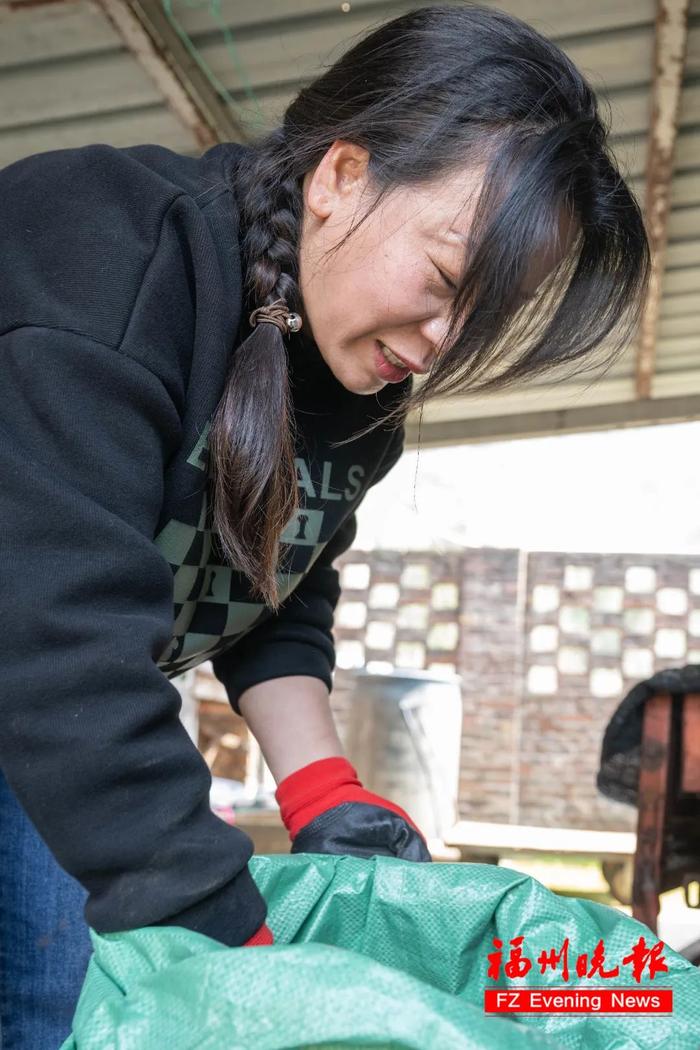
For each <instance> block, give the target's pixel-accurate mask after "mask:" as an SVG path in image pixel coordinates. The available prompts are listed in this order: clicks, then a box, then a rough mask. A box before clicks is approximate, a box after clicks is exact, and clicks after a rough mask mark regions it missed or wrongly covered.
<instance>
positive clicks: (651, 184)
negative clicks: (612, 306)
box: [636, 0, 689, 398]
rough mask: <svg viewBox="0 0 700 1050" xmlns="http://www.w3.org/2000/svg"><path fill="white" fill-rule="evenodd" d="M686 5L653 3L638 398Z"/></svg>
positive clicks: (646, 379) (657, 273) (662, 238)
mask: <svg viewBox="0 0 700 1050" xmlns="http://www.w3.org/2000/svg"><path fill="white" fill-rule="evenodd" d="M688 5H689V0H657V5H656V30H655V36H654V72H653V80H652V89H651V113H650V126H649V146H648V153H647V165H646V197H645V207H644V211H645V219H646V225H647V232H648V234H649V240H650V243H651V251H652V272H651V282H650V285H649V295H648V297H647V301H646V304H645V307H644V313H643V315H642V320H641V324H640V329H639V342H638V347H637V363H636V372H637V382H636V393H637V397H638V398H648V397H651V395H652V381H653V377H654V370H655V365H656V333H657V328H658V321H659V309H660V305H661V282H662V280H663V274H664V260H665V254H666V242H667V238H668V214H669V210H670V198H671V180H672V177H673V151H674V147H675V144H676V135H677V132H678V109H679V104H680V97H681V84H682V81H683V67H684V64H685V53H686V46H687V39H688Z"/></svg>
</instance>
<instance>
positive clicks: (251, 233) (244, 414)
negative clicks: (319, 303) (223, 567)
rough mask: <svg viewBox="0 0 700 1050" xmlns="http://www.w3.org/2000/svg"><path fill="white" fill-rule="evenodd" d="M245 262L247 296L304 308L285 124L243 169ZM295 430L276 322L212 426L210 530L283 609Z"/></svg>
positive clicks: (257, 337)
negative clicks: (281, 582)
mask: <svg viewBox="0 0 700 1050" xmlns="http://www.w3.org/2000/svg"><path fill="white" fill-rule="evenodd" d="M236 188H237V193H238V194H239V196H240V198H241V200H242V202H243V204H242V222H243V226H244V229H245V238H244V244H243V252H244V255H245V257H246V260H247V261H248V265H247V280H246V287H245V289H244V291H243V298H244V309H246V308H247V307H246V303H248V304H254V305H255V306H256V307H260V306H269V305H271V304H272V303H273V302H274V301H275V300H277V299H284V300H285V302H286V304H287V306H288V307H289V309H290V311H295V310H297V309H298V308H299V306H300V295H299V289H298V286H297V271H298V263H297V241H298V237H299V225H300V221H301V212H302V197H301V188H300V186H299V185H298V182H297V180H296V179H295V178H294V177H293V176H292V175H291V174H290V168H289V164H288V150H287V148H286V144H285V141H284V134H283V131H282V129H277V130H276V131H274V132H273V133H272V134H270V135H269V136H267V138H265V139H264V140H263V141H262V142H261V143H260V146H259V149H258V150H257V151H256V154H255V157H254V159H253V163H252V164H251V165H250V167H249V168H248V169H247V170H246V171H240V172H239V173H238V175H237V187H236ZM295 436H296V428H295V421H294V412H293V405H292V398H291V392H290V386H289V374H288V360H287V350H286V347H285V344H284V338H283V335H282V332H281V331H280V329H279V328H278V327H277V326H276V325H274V324H258V325H257V326H256V327H254V328H253V331H252V333H251V334H250V335H249V336H248V338H247V339H245V340H244V341H243V342H242V343H241V344H240V346H239V347H238V348H237V350H236V353H235V354H234V357H233V362H232V366H231V371H230V373H229V376H228V379H227V382H226V387H225V390H224V394H223V396H222V398H221V401H220V402H219V405H218V407H217V409H216V413H215V415H214V419H213V421H212V427H211V432H210V439H209V446H210V457H209V462H210V470H211V475H212V479H213V527H214V530H215V531H216V533H217V536H218V541H219V544H220V546H221V549H222V552H223V554H224V555H225V557H226V560H227V561H229V562H230V563H231V564H233V565H234V566H235V567H236V568H237V569H239V570H240V571H242V572H243V573H245V575H246V576H247V577H248V578H249V579H250V581H251V583H252V585H253V586H252V590H253V593H254V594H255V596H257V597H260V598H262V600H263V601H264V602H265V603H266V604H267V605H268V606H269V607H271V608H272V609H273V610H276V609H277V608H278V607H279V604H280V599H279V590H278V583H277V578H276V567H277V563H278V558H279V555H280V553H281V546H280V539H279V537H280V535H281V533H282V532H283V530H284V528H285V526H286V525H287V523H288V521H289V519H290V518H291V517H292V515H293V514H294V512H295V511H296V510H297V508H298V506H299V495H298V491H297V477H296V468H295V464H294V454H295Z"/></svg>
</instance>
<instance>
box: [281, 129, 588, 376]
mask: <svg viewBox="0 0 700 1050" xmlns="http://www.w3.org/2000/svg"><path fill="white" fill-rule="evenodd" d="M368 160H369V154H368V153H367V151H366V150H365V149H363V148H362V147H360V146H356V145H354V144H353V143H350V142H345V141H341V140H336V142H334V143H333V145H332V146H331V147H330V148H329V149H328V151H327V152H326V154H325V155H324V157H323V159H322V160H321V162H320V163H319V165H318V166H317V167H316V168H315V169H314V170H313V171H311V172H308V173H307V175H306V176H305V178H304V214H303V221H302V231H301V239H300V247H299V280H300V289H301V297H302V302H303V306H302V313H303V317H304V328H305V331H306V332H307V334H309V335H311V336H312V338H313V340H314V342H315V343H316V345H317V346H318V349H319V351H320V353H321V355H322V357H323V359H324V360H325V362H326V364H327V365H328V367H329V368H330V370H331V371H332V372H333V374H334V375H335V377H336V379H337V380H338V381H339V382H340V383H342V385H343V386H344V387H346V389H348V390H350V391H352V392H353V393H356V394H374V393H377V391H379V390H381V389H382V387H384V386H386V384H387V383H389V382H401V381H402V380H403V379H405V378H406V375H407V374H408V373H407V371H406V370H403V371H396V369H395V367H394V369H393V371H392V367H391V366H388V365H387V364H386V362H385V358H384V355H383V353H382V350H381V349H380V344H383V345H384V346H385V347H387V348H388V349H389V351H391V352H393V354H395V355H396V356H398V357H399V358H401V359H403V361H404V362H406V363H407V364H409V365H411V366H413V369H414V370H415V371H417V372H427V371H428V370H429V369H430V367H431V365H432V363H433V361H434V359H435V356H436V354H437V353H439V350H440V344H441V343H442V342H443V340H444V338H445V336H446V334H447V324H448V320H449V312H450V305H451V299H452V296H453V289H452V288H450V286H449V283H448V282H452V283H453V284H456V283H457V282H458V280H459V276H460V273H461V271H462V269H463V267H464V262H465V259H464V257H465V239H466V237H467V234H468V232H469V226H470V220H471V216H472V214H473V209H474V206H475V203H476V192H478V190H479V188H480V185H481V183H480V175H479V174H478V173H477V172H474V171H471V172H470V171H467V172H464V173H458V174H456V175H452V176H450V177H448V178H444V179H441V180H440V181H438V182H435V183H434V184H433V185H431V186H429V187H421V188H414V187H401V188H400V189H399V190H396V191H394V192H393V193H391V194H389V195H388V197H387V198H386V199H385V200H384V201H383V202H382V203H381V204H380V205H379V206H378V207H377V208H376V209H375V210H374V211H373V212H372V213H371V215H370V216H369V217H368V219H367V220H366V221H365V222H363V223H362V225H361V226H360V227H359V229H358V230H356V231H355V232H354V233H353V234H351V236H350V237H349V238H348V240H347V241H346V243H345V244H344V245H343V246H342V247H341V248H339V249H338V251H337V252H334V253H332V254H330V255H327V256H325V257H324V253H325V252H327V251H328V249H330V248H332V247H333V246H334V245H335V244H336V243H337V242H338V241H339V240H340V239H341V238H342V237H343V236H344V235H345V233H346V232H347V231H348V230H349V229H350V227H351V226H352V225H353V223H354V222H356V221H357V220H358V219H359V218H360V217H361V215H363V214H364V211H365V208H366V206H367V204H368V200H369V198H368V179H367V162H368ZM472 191H476V192H472ZM455 202H457V203H455ZM573 235H574V229H573V224H572V223H571V222H570V221H569V220H568V217H567V216H564V215H562V218H561V222H560V247H559V248H558V249H557V250H551V251H549V252H547V253H544V252H543V253H541V255H540V256H539V257H538V258H536V259H534V260H533V262H532V263H531V265H530V269H529V271H528V274H527V275H526V279H525V280H524V281H523V287H522V293H523V297H524V298H526V297H530V296H531V295H532V293H533V292H534V291H535V289H536V288H537V286H538V285H539V283H540V281H541V280H542V279H543V278H544V277H545V276H546V274H547V273H548V272H549V271H550V269H551V268H552V267H553V266H554V265H555V264H556V263H557V262H558V261H559V259H560V258H561V254H564V253H565V252H566V251H567V250H568V247H569V244H570V239H571V237H572V236H573Z"/></svg>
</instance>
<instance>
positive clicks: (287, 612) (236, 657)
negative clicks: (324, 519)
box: [212, 427, 405, 715]
mask: <svg viewBox="0 0 700 1050" xmlns="http://www.w3.org/2000/svg"><path fill="white" fill-rule="evenodd" d="M404 439H405V429H404V427H400V428H399V429H397V430H396V431H394V433H393V435H392V438H391V441H390V443H389V445H388V447H387V450H386V452H385V453H384V455H383V457H382V459H381V460H380V463H379V466H378V468H377V470H376V472H375V474H374V476H373V478H372V481H371V482H370V485H369V486H368V488H369V487H371V486H372V485H376V484H377V482H379V481H381V479H382V478H383V477H385V476H386V475H387V474H388V473H389V471H390V470H391V468H392V467H393V466H394V464H395V463H396V462H397V461H398V459H399V458H400V456H401V453H402V452H403V446H404ZM360 502H361V501H360ZM356 510H357V506H356V507H355V510H354V511H353V512H352V513H351V514H349V515H348V517H347V518H346V519H345V520H344V521H343V522H342V524H341V525H340V526H339V528H338V529H336V531H335V533H334V534H333V535H332V536H331V538H330V540H329V541H328V543H327V544H326V546H325V547H324V549H323V550H322V551H321V554H320V555H319V557H318V558H317V560H316V561H315V562H314V564H313V565H312V567H311V569H310V570H309V572H308V573H307V574H306V576H304V578H303V579H302V580H301V581H300V583H299V584H298V585H297V587H296V588H295V589H294V591H292V593H291V594H290V595H289V597H288V598H286V599H285V601H284V602H283V603H282V605H281V606H280V608H279V609H278V611H277V612H276V613H273V614H272V615H271V616H270V617H269V618H268V619H267V620H265V621H263V622H262V623H261V624H260V625H259V626H257V627H254V628H253V629H252V630H251V631H250V632H249V634H247V635H246V636H245V637H244V638H242V639H241V640H240V641H239V642H236V643H235V644H234V645H233V646H232V647H231V648H230V649H227V650H226V651H225V652H223V653H220V654H219V656H216V657H214V659H213V660H212V667H213V670H214V674H215V675H216V677H217V678H218V679H219V681H220V682H222V683H223V685H224V687H225V689H226V693H227V696H228V698H229V702H230V704H231V706H232V708H233V710H234V711H235V712H236V713H237V714H239V715H240V713H241V711H240V707H239V705H238V700H239V698H240V696H241V694H242V693H244V692H245V690H246V689H250V688H251V686H254V685H257V684H258V683H259V682H265V681H269V680H270V679H272V678H286V677H288V676H290V675H308V676H309V677H312V678H320V679H321V681H322V682H325V684H326V687H327V689H328V692H329V693H330V692H331V690H332V688H333V670H334V668H335V643H334V639H333V617H334V613H335V609H336V606H337V604H338V601H339V599H340V594H341V588H340V574H339V572H338V570H337V569H335V568H334V567H333V562H334V561H335V560H336V558H339V557H340V555H341V554H343V553H344V552H345V551H346V550H348V549H349V548H350V547H351V546H352V543H353V541H354V539H355V536H356V533H357V517H356Z"/></svg>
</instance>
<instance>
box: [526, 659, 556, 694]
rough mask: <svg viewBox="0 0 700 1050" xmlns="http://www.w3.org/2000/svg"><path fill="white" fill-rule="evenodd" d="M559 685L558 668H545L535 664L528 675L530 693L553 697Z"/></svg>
mask: <svg viewBox="0 0 700 1050" xmlns="http://www.w3.org/2000/svg"><path fill="white" fill-rule="evenodd" d="M558 684H559V682H558V677H557V669H556V667H544V666H540V665H537V664H535V665H534V666H533V667H531V668H530V670H529V671H528V673H527V689H528V692H529V693H539V694H540V695H542V696H545V695H548V696H551V695H552V694H553V693H556V691H557V686H558Z"/></svg>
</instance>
